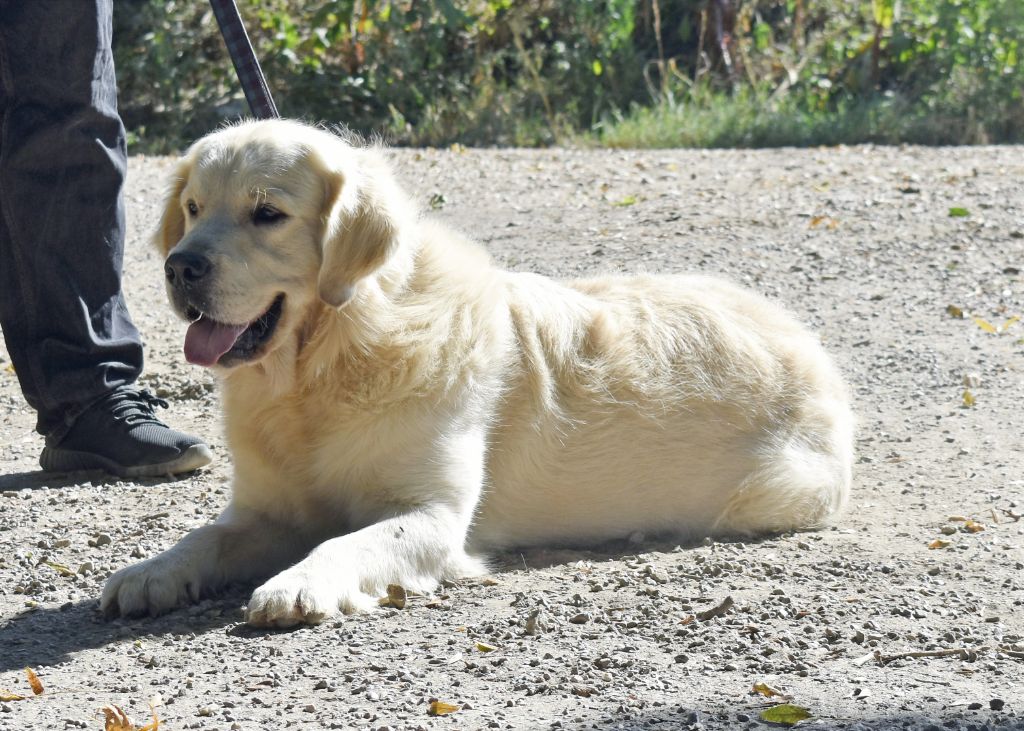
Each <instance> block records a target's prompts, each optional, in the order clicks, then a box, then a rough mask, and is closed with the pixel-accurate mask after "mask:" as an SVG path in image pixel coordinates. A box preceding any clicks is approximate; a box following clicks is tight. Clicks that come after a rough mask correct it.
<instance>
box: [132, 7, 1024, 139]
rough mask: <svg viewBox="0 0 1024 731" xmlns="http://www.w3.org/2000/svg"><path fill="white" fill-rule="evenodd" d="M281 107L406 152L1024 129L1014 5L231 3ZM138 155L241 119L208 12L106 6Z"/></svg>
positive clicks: (1019, 17) (985, 134) (999, 135)
mask: <svg viewBox="0 0 1024 731" xmlns="http://www.w3.org/2000/svg"><path fill="white" fill-rule="evenodd" d="M239 7H240V9H241V11H242V14H243V18H244V20H245V22H246V25H247V27H248V29H249V34H250V36H251V37H252V39H253V42H254V45H255V46H256V49H257V53H258V55H259V57H260V59H261V61H262V63H263V66H264V70H265V72H266V74H267V77H268V80H269V82H270V84H271V87H272V89H273V92H274V97H275V100H276V101H277V103H278V107H279V108H280V109H281V111H282V113H283V114H286V115H288V116H296V117H304V118H307V119H312V120H322V121H327V122H332V123H335V122H340V123H344V124H346V125H348V126H350V127H352V128H354V129H357V130H359V131H362V132H364V133H365V132H379V133H382V134H384V135H385V136H386V137H387V138H388V139H390V140H392V141H394V142H397V143H408V144H433V145H441V144H448V143H451V142H455V141H458V142H462V143H465V144H502V145H537V144H551V143H558V142H566V141H571V142H576V143H584V144H590V143H593V144H603V145H619V146H679V145H688V146H760V145H784V144H836V143H843V142H862V141H876V142H922V143H928V144H964V143H981V142H1003V141H1022V140H1024V98H1022V93H1024V66H1022V64H1021V61H1020V58H1019V56H1020V54H1021V52H1022V48H1021V44H1022V43H1024V3H1021V2H1020V0H871V2H855V1H853V0H530V2H514V1H513V0H435V1H434V2H415V1H413V0H307V1H305V2H300V1H299V0H239ZM115 54H116V61H117V68H118V74H119V81H120V83H121V107H122V113H123V116H124V117H125V122H126V125H127V126H128V127H129V130H130V132H131V133H132V139H133V141H135V142H136V143H137V144H138V145H140V146H141V147H143V148H146V149H152V150H164V149H171V148H175V147H179V146H180V145H182V144H183V143H186V142H187V141H188V140H190V139H192V138H195V137H197V136H199V135H201V134H203V133H204V132H206V131H208V130H209V129H210V128H212V127H214V126H216V125H217V124H219V123H220V122H221V121H222V120H224V119H230V118H234V117H237V116H239V115H241V114H243V113H244V112H245V111H246V107H245V102H244V100H243V98H242V96H241V93H240V91H239V90H238V88H237V82H236V80H235V77H234V72H233V70H232V68H231V64H230V61H229V59H228V57H227V53H226V51H225V49H224V47H223V42H222V41H221V39H220V36H219V33H218V31H217V28H216V23H215V21H214V19H213V17H212V13H211V12H210V11H209V9H208V7H207V6H206V4H205V3H203V2H193V1H191V0H124V1H123V2H119V3H118V4H117V9H116V12H115Z"/></svg>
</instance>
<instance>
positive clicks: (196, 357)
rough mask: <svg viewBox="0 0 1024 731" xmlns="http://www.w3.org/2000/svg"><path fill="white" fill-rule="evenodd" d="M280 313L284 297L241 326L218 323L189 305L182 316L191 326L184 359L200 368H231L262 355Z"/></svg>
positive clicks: (277, 299)
mask: <svg viewBox="0 0 1024 731" xmlns="http://www.w3.org/2000/svg"><path fill="white" fill-rule="evenodd" d="M283 311H284V295H283V294H279V295H278V296H277V297H276V298H275V299H274V301H273V303H271V305H270V307H269V308H267V311H266V312H264V313H263V314H262V315H260V316H259V317H257V318H256V319H255V320H253V321H251V322H248V323H246V324H244V325H229V324H227V323H224V322H217V321H216V320H214V319H212V318H211V317H209V316H208V315H206V314H204V313H202V312H200V311H199V310H197V309H196V308H195V307H192V306H189V308H188V310H187V311H186V313H185V314H186V315H187V316H188V318H189V319H190V320H192V324H191V325H189V326H188V332H187V333H186V334H185V360H187V361H188V362H189V363H193V364H195V365H201V366H212V365H214V364H220V365H223V366H230V365H237V364H239V363H245V362H246V361H250V360H252V359H253V358H256V357H257V356H259V355H261V354H262V351H263V346H264V345H266V344H267V343H268V342H269V341H270V338H271V337H273V335H274V330H275V329H276V328H277V323H278V321H279V320H280V319H281V313H282V312H283Z"/></svg>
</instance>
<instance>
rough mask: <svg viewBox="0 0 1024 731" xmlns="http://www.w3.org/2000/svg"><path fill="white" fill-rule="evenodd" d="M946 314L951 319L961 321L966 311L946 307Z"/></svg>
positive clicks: (952, 306) (954, 307)
mask: <svg viewBox="0 0 1024 731" xmlns="http://www.w3.org/2000/svg"><path fill="white" fill-rule="evenodd" d="M946 312H947V313H948V314H949V316H950V317H956V318H959V319H961V320H962V319H964V311H963V310H961V309H960V308H959V307H957V306H956V305H946Z"/></svg>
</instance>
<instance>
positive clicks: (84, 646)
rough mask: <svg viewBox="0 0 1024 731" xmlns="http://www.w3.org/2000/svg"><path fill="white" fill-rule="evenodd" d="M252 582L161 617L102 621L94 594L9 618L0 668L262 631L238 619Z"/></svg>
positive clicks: (0, 642) (1, 629) (1, 633)
mask: <svg viewBox="0 0 1024 731" xmlns="http://www.w3.org/2000/svg"><path fill="white" fill-rule="evenodd" d="M250 593H251V588H250V587H244V588H243V587H237V588H233V589H231V590H230V592H229V593H227V594H224V595H221V596H218V597H217V598H216V599H207V600H204V601H202V602H201V603H199V604H198V605H195V606H193V607H189V608H185V609H179V610H177V611H174V612H171V613H170V614H165V615H163V616H162V617H140V618H138V619H117V620H113V621H110V622H108V621H106V620H105V619H103V616H102V615H101V614H100V613H99V609H98V608H97V602H96V600H95V599H90V600H87V601H81V602H77V603H70V602H69V603H68V604H65V605H63V606H62V607H59V608H58V607H48V608H45V609H38V610H35V611H29V612H25V613H22V614H18V615H15V616H13V617H8V618H5V619H3V620H2V622H3V623H2V625H0V672H4V671H8V670H20V669H21V668H23V667H26V666H29V667H39V666H50V665H55V664H57V663H61V662H65V661H67V660H69V659H71V657H72V656H73V655H75V654H76V653H78V652H81V651H82V650H90V649H96V648H100V647H106V646H108V645H116V644H118V643H129V644H130V643H132V642H134V641H135V640H136V639H138V638H140V637H148V638H153V637H163V636H166V635H175V634H182V633H188V634H197V635H198V634H203V633H206V632H215V631H222V632H226V633H227V634H230V635H232V636H233V637H236V638H239V639H247V638H256V637H261V636H262V635H264V634H266V633H265V632H263V631H260V630H254V629H250V628H248V627H246V626H245V625H244V624H242V610H241V607H242V605H243V604H245V602H246V600H247V599H248V598H249V594H250Z"/></svg>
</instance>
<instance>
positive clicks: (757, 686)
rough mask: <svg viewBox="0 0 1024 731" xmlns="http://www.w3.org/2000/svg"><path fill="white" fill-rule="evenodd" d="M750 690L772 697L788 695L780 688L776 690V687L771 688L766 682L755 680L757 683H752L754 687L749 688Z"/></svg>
mask: <svg viewBox="0 0 1024 731" xmlns="http://www.w3.org/2000/svg"><path fill="white" fill-rule="evenodd" d="M751 690H752V691H754V692H755V693H760V694H761V695H763V696H764V697H765V698H772V697H774V696H780V697H782V698H788V697H789V696H787V695H786V694H785V693H783V692H782V691H781V690H778V689H777V688H773V687H771V686H770V685H768V684H767V683H765V682H760V681H759V682H757V683H754V687H753V688H751Z"/></svg>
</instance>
